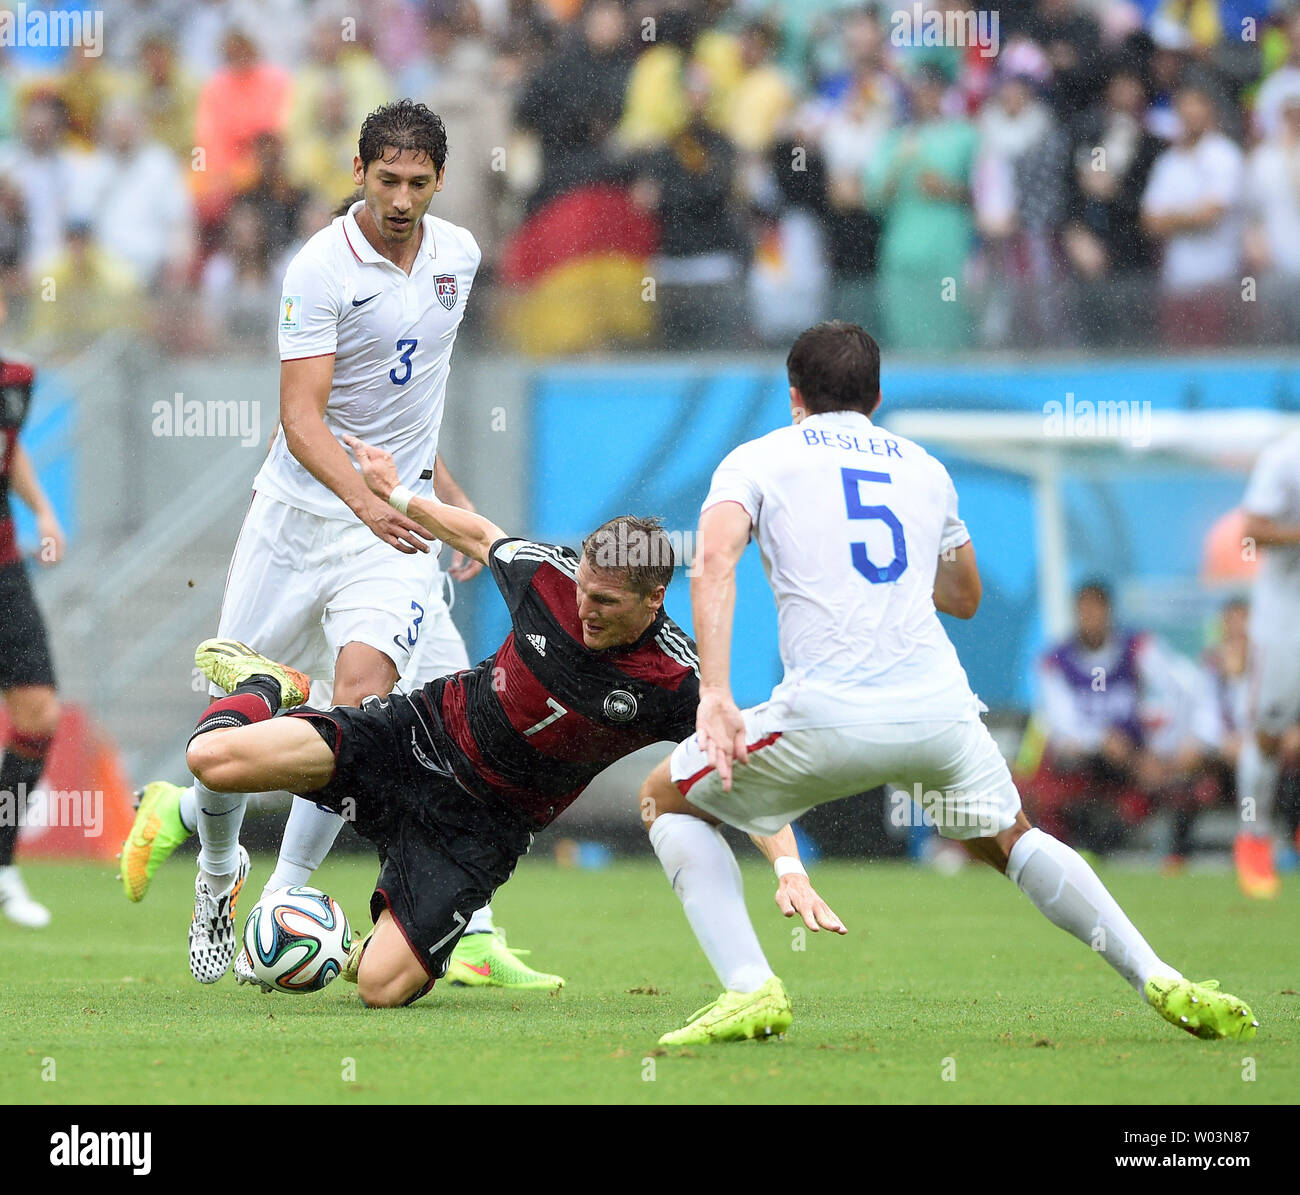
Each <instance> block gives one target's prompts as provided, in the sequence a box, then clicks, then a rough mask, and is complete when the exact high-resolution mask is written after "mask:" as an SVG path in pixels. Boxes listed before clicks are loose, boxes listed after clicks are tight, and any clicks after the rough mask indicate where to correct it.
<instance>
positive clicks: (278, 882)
mask: <svg viewBox="0 0 1300 1195" xmlns="http://www.w3.org/2000/svg"><path fill="white" fill-rule="evenodd" d="M341 829H343V819H342V818H341V817H340V816H339V815H338V814H337V813H335V812H334V810H332V809H322V808H321V807H320V806H319V805H317V804H316V802H315V801H311V800H308V799H307V798H305V797H294V799H293V802H292V804H291V805H290V806H289V820H288V821H287V822H286V823H285V826H284V835H283V836H282V837H281V839H280V857H279V858H278V859H277V860H276V861H275V870H274V871H273V872H272V873H271V878H270V879H269V880H267V881H266V887H265V888H263V889H262V891H263V892H264V893H266V892H275V891H278V890H279V889H281V888H291V887H293V886H294V885H295V884H305V883H307V882H308V881H309V880H310V879H311V875H312V872H314V871H315V870H316V868H318V867H319V866H320V865H321V864H322V863H324V862H325V856H326V855H328V854H329V853H330V847H332V846H333V845H334V840H335V839H336V838H337V837H338V835H339V831H340V830H341Z"/></svg>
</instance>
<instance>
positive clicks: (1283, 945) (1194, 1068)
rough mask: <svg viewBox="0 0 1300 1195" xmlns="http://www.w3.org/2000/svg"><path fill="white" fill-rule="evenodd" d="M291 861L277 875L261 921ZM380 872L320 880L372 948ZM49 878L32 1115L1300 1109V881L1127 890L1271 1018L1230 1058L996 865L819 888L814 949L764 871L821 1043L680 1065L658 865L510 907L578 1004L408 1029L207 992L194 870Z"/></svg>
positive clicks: (693, 964) (5, 1034) (1154, 931)
mask: <svg viewBox="0 0 1300 1195" xmlns="http://www.w3.org/2000/svg"><path fill="white" fill-rule="evenodd" d="M269 863H270V861H269V860H267V859H257V860H255V861H254V871H253V874H252V877H251V880H250V885H249V888H248V890H247V894H246V895H245V898H244V901H243V902H242V904H243V909H244V912H245V913H246V912H247V909H248V908H249V907H251V904H252V900H253V899H254V894H255V893H256V891H257V889H258V887H260V885H261V884H262V883H263V882H264V881H265V879H266V876H267V874H268V869H269ZM374 870H375V869H374V867H373V865H372V864H371V862H370V861H369V859H361V858H337V859H335V860H331V861H330V862H328V863H327V864H326V866H325V867H324V868H322V869H321V871H320V872H319V873H318V875H317V879H316V882H317V884H318V885H319V886H320V887H322V888H324V889H325V890H326V891H328V892H330V893H331V894H332V895H334V896H336V897H337V898H338V899H339V900H340V901H341V903H342V904H343V907H344V909H345V910H346V911H347V912H348V913H349V914H350V915H351V916H352V917H353V919H354V924H356V925H358V926H359V927H361V928H362V929H364V928H365V927H366V926H368V923H369V922H368V918H367V917H366V901H367V897H368V894H369V891H370V884H371V882H372V880H373V877H374ZM25 874H26V877H27V880H28V884H29V886H30V887H31V889H32V891H33V893H34V894H35V895H36V896H37V897H38V898H39V899H41V900H44V901H46V902H48V904H49V905H50V907H51V909H52V911H53V913H54V923H53V925H52V926H51V927H50V928H49V929H48V930H46V931H43V932H39V933H35V932H31V931H22V930H19V929H17V928H15V927H13V926H10V925H8V924H7V923H6V924H4V925H3V926H0V951H2V952H3V954H2V956H0V957H3V960H4V964H3V966H4V980H3V997H0V1102H4V1103H24V1104H26V1103H32V1104H76V1103H107V1102H111V1103H115V1104H126V1103H137V1102H139V1103H155V1102H168V1103H195V1102H214V1103H227V1102H229V1103H259V1102H268V1103H270V1102H295V1103H297V1102H313V1103H339V1104H352V1103H355V1104H385V1103H470V1102H497V1101H508V1102H539V1103H564V1102H577V1103H583V1102H600V1103H607V1102H612V1103H629V1104H668V1103H682V1102H720V1101H726V1102H729V1103H749V1102H753V1103H764V1102H772V1103H781V1104H787V1105H788V1104H799V1103H832V1102H868V1103H874V1102H885V1103H983V1102H999V1103H1052V1102H1087V1103H1094V1102H1096V1103H1118V1104H1142V1103H1158V1104H1178V1103H1216V1104H1217V1103H1224V1104H1254V1103H1294V1102H1296V1101H1297V1100H1300V995H1298V994H1297V992H1296V989H1300V974H1297V970H1298V967H1297V963H1296V961H1295V954H1294V950H1293V946H1294V943H1295V942H1296V941H1297V940H1300V884H1298V883H1297V882H1295V881H1292V882H1291V883H1289V884H1288V885H1287V886H1286V887H1285V888H1284V892H1283V896H1282V898H1281V899H1280V900H1278V901H1276V902H1273V903H1269V904H1259V903H1250V902H1247V901H1246V900H1244V899H1243V898H1242V897H1240V896H1239V895H1238V894H1237V891H1236V888H1235V885H1234V883H1233V880H1232V877H1231V876H1230V875H1227V874H1224V875H1190V876H1181V877H1177V878H1173V879H1165V878H1161V877H1158V876H1156V875H1154V874H1144V873H1133V872H1128V871H1117V870H1113V869H1107V870H1104V871H1103V878H1104V879H1105V880H1106V881H1107V883H1108V884H1109V885H1110V886H1111V889H1112V891H1113V892H1114V893H1115V895H1116V897H1117V898H1118V899H1119V901H1120V902H1121V904H1123V905H1124V906H1125V908H1126V910H1127V911H1128V912H1129V914H1130V916H1132V917H1133V919H1134V921H1135V922H1136V923H1137V924H1138V926H1139V927H1141V928H1142V929H1143V931H1144V932H1145V933H1146V934H1147V935H1148V937H1149V938H1150V940H1151V941H1152V943H1153V945H1155V947H1156V949H1157V950H1159V951H1161V952H1162V953H1163V955H1164V956H1165V957H1166V958H1168V959H1169V960H1170V961H1171V962H1172V963H1174V964H1175V965H1178V966H1181V967H1182V968H1183V969H1184V970H1185V971H1187V973H1188V974H1189V975H1191V976H1192V977H1194V978H1207V977H1217V978H1219V979H1221V980H1222V981H1223V984H1224V987H1225V988H1227V989H1228V990H1230V991H1234V992H1236V993H1238V994H1239V995H1241V996H1243V997H1245V998H1246V999H1248V1000H1249V1001H1250V1002H1251V1003H1252V1004H1253V1006H1254V1009H1255V1012H1256V1014H1257V1015H1258V1017H1259V1019H1260V1021H1261V1029H1260V1031H1259V1036H1258V1037H1257V1038H1256V1039H1255V1040H1254V1041H1252V1042H1245V1043H1238V1042H1219V1043H1206V1042H1199V1041H1197V1040H1195V1039H1194V1038H1192V1037H1190V1036H1188V1035H1186V1034H1183V1033H1180V1032H1178V1031H1177V1030H1175V1029H1173V1028H1172V1027H1171V1026H1169V1025H1166V1024H1165V1023H1164V1022H1163V1021H1161V1020H1160V1019H1159V1018H1158V1017H1156V1016H1155V1014H1154V1013H1152V1012H1151V1011H1150V1010H1149V1009H1148V1008H1146V1006H1145V1005H1144V1004H1143V1003H1142V1002H1141V1001H1140V1000H1139V999H1138V997H1137V996H1136V995H1135V994H1134V993H1133V992H1132V991H1131V989H1129V988H1128V986H1127V985H1125V984H1124V983H1122V982H1121V981H1120V980H1119V979H1118V978H1117V977H1116V976H1115V975H1114V974H1113V973H1112V972H1111V971H1110V969H1109V968H1108V967H1107V966H1105V964H1104V963H1102V962H1101V960H1099V959H1097V958H1095V957H1093V956H1092V954H1091V953H1090V952H1089V950H1088V949H1087V948H1086V947H1084V946H1082V945H1081V944H1080V943H1078V942H1076V941H1075V940H1074V939H1072V938H1070V937H1068V936H1067V935H1065V934H1063V933H1062V932H1060V931H1059V930H1057V929H1055V928H1053V927H1052V926H1051V925H1049V924H1048V923H1047V922H1046V921H1044V920H1043V918H1041V917H1040V916H1039V915H1038V914H1037V913H1036V912H1035V911H1034V909H1033V908H1032V907H1031V906H1030V905H1029V903H1028V902H1027V901H1026V900H1025V899H1024V898H1023V897H1022V896H1021V895H1020V894H1019V893H1018V892H1017V891H1016V890H1015V889H1014V888H1013V887H1012V886H1011V885H1010V884H1008V883H1007V882H1006V881H1005V880H1003V879H1001V878H1000V877H998V876H996V875H994V874H993V873H992V872H989V871H987V869H983V868H974V867H970V868H967V869H966V870H964V871H963V872H961V873H960V874H958V875H956V876H951V877H949V876H943V875H939V874H937V873H935V872H932V871H927V870H920V869H914V868H910V867H906V866H901V865H886V864H861V863H824V864H822V865H821V866H819V867H818V868H817V869H816V875H815V877H814V878H815V881H816V882H817V884H818V886H819V888H820V890H821V892H822V894H823V895H824V896H825V897H826V898H827V899H828V900H829V901H830V902H831V904H832V906H833V907H834V908H835V909H836V911H837V912H838V913H839V914H840V915H841V916H842V917H843V918H844V919H845V921H846V923H847V924H848V926H849V928H850V931H851V932H850V934H849V936H848V937H847V938H842V939H836V938H831V937H828V936H827V935H825V934H822V935H813V934H808V935H806V940H805V941H802V942H801V941H800V940H799V939H800V937H801V935H798V934H795V933H794V932H792V931H793V928H794V927H793V926H792V924H791V923H790V922H787V921H785V920H783V919H782V918H781V917H780V916H779V915H778V914H777V912H776V910H775V906H774V905H773V904H772V903H771V893H772V891H773V889H774V884H773V881H772V879H771V875H770V872H768V871H767V870H766V869H765V868H763V867H762V866H761V865H759V864H757V863H746V865H745V878H746V891H747V895H748V898H749V903H750V909H751V911H752V913H753V916H754V918H755V922H756V924H757V926H758V931H759V936H760V938H761V940H762V943H763V946H764V948H765V950H766V951H767V952H768V957H769V959H770V961H771V962H772V965H773V966H774V967H775V969H776V971H777V973H778V974H780V975H781V976H782V978H783V979H784V980H785V983H786V986H787V988H788V989H789V991H790V994H791V997H792V999H793V1001H794V1007H795V1023H794V1026H793V1028H792V1029H791V1031H790V1033H789V1035H788V1037H787V1038H786V1040H784V1041H776V1042H766V1043H750V1042H746V1043H740V1044H732V1045H721V1046H713V1047H709V1048H700V1049H695V1050H687V1051H681V1050H672V1051H664V1050H661V1049H658V1048H657V1047H656V1045H655V1041H656V1039H657V1037H658V1036H659V1034H660V1033H662V1032H664V1031H665V1030H668V1029H672V1028H675V1027H677V1026H678V1025H679V1024H681V1023H682V1022H683V1021H684V1019H685V1018H686V1017H687V1016H688V1015H689V1014H690V1013H691V1012H692V1011H693V1010H694V1009H695V1008H697V1007H698V1006H700V1005H702V1004H705V1003H707V1002H708V1001H709V1000H710V999H712V998H713V996H714V995H716V990H715V986H714V979H713V976H712V974H711V972H710V971H709V969H708V966H707V964H706V963H705V961H704V958H703V956H702V955H701V954H700V952H699V950H698V948H697V947H696V946H695V943H694V939H693V938H692V937H691V935H690V932H689V930H688V928H687V925H686V921H685V918H684V917H683V915H682V912H681V909H680V906H679V905H678V903H677V900H676V899H675V897H674V896H673V894H672V893H671V891H670V890H669V888H668V885H667V883H666V882H665V880H664V877H663V874H662V872H661V871H660V869H659V868H658V866H657V865H656V864H655V862H654V861H653V860H650V859H646V860H637V861H626V862H620V863H616V864H614V865H613V866H611V867H609V868H607V869H605V870H599V871H569V870H561V869H559V868H558V867H556V866H554V865H553V864H551V863H550V862H548V861H546V860H544V859H534V860H528V859H526V860H524V862H523V863H522V864H521V865H520V867H519V870H518V872H517V874H516V876H515V878H514V879H513V880H512V881H511V883H510V884H509V885H508V886H507V887H506V888H505V889H503V890H502V891H501V892H500V893H499V894H498V898H497V902H496V912H497V920H498V923H499V924H502V925H504V926H505V927H506V928H507V929H508V931H509V933H510V939H511V942H512V943H513V944H515V945H519V946H527V947H531V948H532V949H533V952H534V953H533V955H532V956H531V957H532V961H533V962H535V963H536V965H538V966H540V967H542V968H544V969H546V970H554V971H557V972H559V973H560V974H563V975H565V976H566V977H567V979H568V987H567V988H566V989H565V990H564V991H563V992H561V993H559V994H558V995H549V994H545V993H532V992H525V993H517V994H513V993H510V992H503V991H490V990H489V991H483V990H468V989H457V988H445V989H444V988H442V987H439V988H436V989H435V990H434V992H433V993H432V994H431V995H430V996H428V997H426V998H425V999H424V1000H422V1001H421V1002H420V1003H419V1004H417V1005H415V1006H414V1007H412V1008H407V1009H400V1010H393V1011H368V1010H366V1009H364V1008H362V1007H361V1006H360V1005H359V1004H358V1002H357V999H356V995H355V989H353V988H352V987H351V986H349V985H348V984H345V983H343V982H342V981H336V982H335V983H334V984H333V985H331V986H330V987H329V988H327V989H326V990H325V991H324V992H321V993H318V994H315V995H308V996H284V995H266V994H264V993H261V992H254V991H249V990H246V989H243V988H238V987H236V985H235V982H234V979H233V977H231V976H227V978H226V979H224V980H222V982H221V983H219V984H216V985H214V986H213V987H210V988H204V987H200V986H199V985H197V984H195V983H194V982H192V981H191V979H190V978H189V973H188V970H187V967H186V962H185V927H186V923H187V921H188V919H189V909H190V903H191V900H192V892H193V888H192V885H193V872H192V870H191V862H190V861H189V860H186V859H181V858H178V859H176V860H174V861H173V862H172V863H171V864H170V865H168V866H167V867H164V868H163V870H162V873H161V874H160V876H159V878H158V880H157V881H156V882H155V887H154V889H153V890H152V891H151V892H150V893H149V896H148V898H147V899H146V900H145V901H144V902H143V903H142V904H140V905H135V906H133V905H129V904H127V902H126V901H125V899H124V898H123V896H122V893H121V889H120V887H119V886H118V885H117V883H116V877H115V875H114V874H113V872H112V871H111V869H110V868H108V867H105V866H102V865H86V864H76V865H55V864H50V865H38V864H32V865H29V866H28V867H27V868H26V870H25ZM241 924H242V918H241ZM801 946H802V947H803V948H802V949H799V947H801Z"/></svg>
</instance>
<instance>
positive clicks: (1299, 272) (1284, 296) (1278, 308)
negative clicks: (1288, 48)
mask: <svg viewBox="0 0 1300 1195" xmlns="http://www.w3.org/2000/svg"><path fill="white" fill-rule="evenodd" d="M1277 102H1278V108H1279V111H1280V114H1281V115H1280V120H1279V122H1278V124H1277V127H1276V130H1275V131H1274V132H1273V133H1271V134H1270V135H1269V136H1268V137H1267V138H1266V139H1265V140H1264V141H1263V142H1262V143H1261V144H1260V145H1257V146H1256V147H1255V148H1254V150H1252V151H1251V154H1250V157H1249V159H1248V160H1247V163H1246V182H1245V208H1246V219H1247V226H1246V253H1245V256H1246V268H1247V269H1248V270H1249V271H1250V274H1251V275H1252V276H1256V277H1257V283H1258V292H1257V296H1256V304H1255V308H1254V311H1255V315H1256V324H1257V328H1258V331H1259V333H1260V335H1261V337H1262V338H1263V339H1265V340H1268V341H1271V342H1274V343H1281V344H1295V343H1296V342H1297V340H1298V339H1300V77H1297V78H1296V80H1295V81H1294V82H1293V83H1291V84H1290V87H1289V89H1288V90H1287V91H1285V92H1283V93H1282V94H1281V95H1280V96H1279V97H1278V101H1277Z"/></svg>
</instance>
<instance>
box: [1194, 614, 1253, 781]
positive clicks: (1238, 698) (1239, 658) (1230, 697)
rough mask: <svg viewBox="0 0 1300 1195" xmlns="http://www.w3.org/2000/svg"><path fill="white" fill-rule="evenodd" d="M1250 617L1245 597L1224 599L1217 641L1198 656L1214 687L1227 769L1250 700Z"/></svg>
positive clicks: (1237, 747)
mask: <svg viewBox="0 0 1300 1195" xmlns="http://www.w3.org/2000/svg"><path fill="white" fill-rule="evenodd" d="M1249 616H1250V606H1249V604H1248V603H1247V602H1246V600H1245V599H1244V598H1231V599H1230V600H1229V601H1227V602H1225V603H1224V606H1223V609H1222V611H1221V612H1220V615H1219V632H1218V641H1217V642H1216V643H1215V644H1214V645H1213V646H1212V647H1209V648H1207V649H1206V651H1205V653H1204V654H1203V655H1202V657H1201V664H1202V666H1203V667H1204V668H1205V670H1206V672H1207V673H1208V674H1209V676H1210V682H1211V684H1212V685H1213V688H1214V695H1215V701H1216V702H1217V704H1218V707H1219V720H1220V721H1221V722H1222V724H1223V739H1222V741H1221V742H1220V743H1219V755H1220V757H1221V758H1222V759H1223V761H1224V763H1225V764H1226V765H1227V766H1228V768H1229V769H1234V768H1235V767H1236V766H1237V753H1238V751H1239V750H1240V748H1241V736H1242V734H1243V732H1244V731H1245V728H1246V708H1247V704H1248V701H1249V694H1248V691H1247V689H1248V683H1247V668H1248V666H1249V663H1250V642H1249V639H1248V638H1247V633H1246V628H1247V621H1248V619H1249ZM1230 776H1231V772H1230Z"/></svg>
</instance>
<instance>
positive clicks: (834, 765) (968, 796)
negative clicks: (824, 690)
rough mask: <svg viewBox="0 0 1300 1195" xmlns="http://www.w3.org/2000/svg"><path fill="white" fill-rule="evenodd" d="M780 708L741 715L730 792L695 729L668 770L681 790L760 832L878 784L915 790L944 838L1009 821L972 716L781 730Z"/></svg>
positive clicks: (991, 746) (984, 738)
mask: <svg viewBox="0 0 1300 1195" xmlns="http://www.w3.org/2000/svg"><path fill="white" fill-rule="evenodd" d="M784 708H785V707H784V706H783V705H781V704H780V703H777V702H765V703H764V704H762V705H757V706H754V707H753V708H752V709H747V710H744V711H743V714H744V718H745V741H746V744H747V745H748V747H749V763H748V764H736V765H735V766H734V767H733V769H732V784H731V791H730V792H723V791H722V782H721V781H720V780H719V779H718V773H717V772H716V771H715V770H714V769H713V768H711V767H710V766H709V762H708V760H707V758H706V757H705V755H704V752H703V751H701V750H700V746H699V743H698V741H697V739H696V736H695V735H691V737H690V738H688V739H687V740H686V741H685V742H683V743H679V744H678V745H677V748H676V749H675V750H674V751H673V754H672V761H671V764H670V774H671V776H672V780H673V783H674V784H676V785H677V788H678V790H679V791H680V792H681V793H682V795H683V796H685V797H686V799H687V800H689V801H690V802H691V804H692V805H695V806H697V807H698V808H700V809H703V810H704V811H705V812H706V813H711V814H713V816H714V817H716V818H719V819H721V820H722V821H724V822H727V823H728V824H729V825H732V826H736V827H737V828H738V829H741V830H744V831H746V832H747V833H750V834H758V835H762V836H768V835H772V834H775V833H776V832H777V831H778V830H780V829H781V827H782V826H784V825H785V824H786V823H787V822H792V821H794V820H795V819H797V818H799V817H801V816H802V815H803V814H805V813H807V812H808V810H810V809H812V808H814V807H815V806H817V805H824V804H825V803H826V802H827V801H835V800H838V799H839V798H840V797H849V796H852V795H853V794H854V793H860V792H865V791H867V790H868V789H872V788H876V787H878V786H879V785H882V784H883V785H889V786H891V787H893V788H895V789H896V790H901V793H902V794H906V796H903V795H900V792H895V793H894V794H893V799H895V800H900V801H907V800H908V799H909V798H910V797H912V796H914V797H915V798H916V800H917V801H918V802H919V803H920V804H921V806H922V808H923V810H924V817H925V824H927V825H929V824H933V825H934V826H935V827H936V828H937V829H938V831H939V833H940V834H942V835H943V836H944V837H945V838H956V839H966V838H988V837H991V836H992V835H994V834H997V833H998V832H999V831H1001V830H1005V829H1007V828H1009V827H1010V826H1012V825H1014V824H1015V821H1016V815H1017V814H1018V813H1019V812H1020V794H1019V793H1018V792H1017V791H1016V786H1015V783H1014V781H1012V779H1011V772H1010V770H1009V769H1008V768H1007V764H1006V760H1004V759H1003V758H1002V753H1001V752H1000V751H999V750H998V748H997V744H996V743H995V742H994V741H993V736H992V735H990V734H989V732H988V728H987V727H986V726H985V725H984V723H983V722H981V721H980V720H979V719H978V718H973V719H969V720H965V721H959V722H954V721H942V722H867V723H861V724H858V725H854V726H834V727H817V728H812V729H808V728H801V729H785V728H783V727H782V725H781V714H782V712H783V711H784ZM906 808H907V815H908V816H911V815H912V814H911V810H910V807H906ZM904 824H906V823H904Z"/></svg>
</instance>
